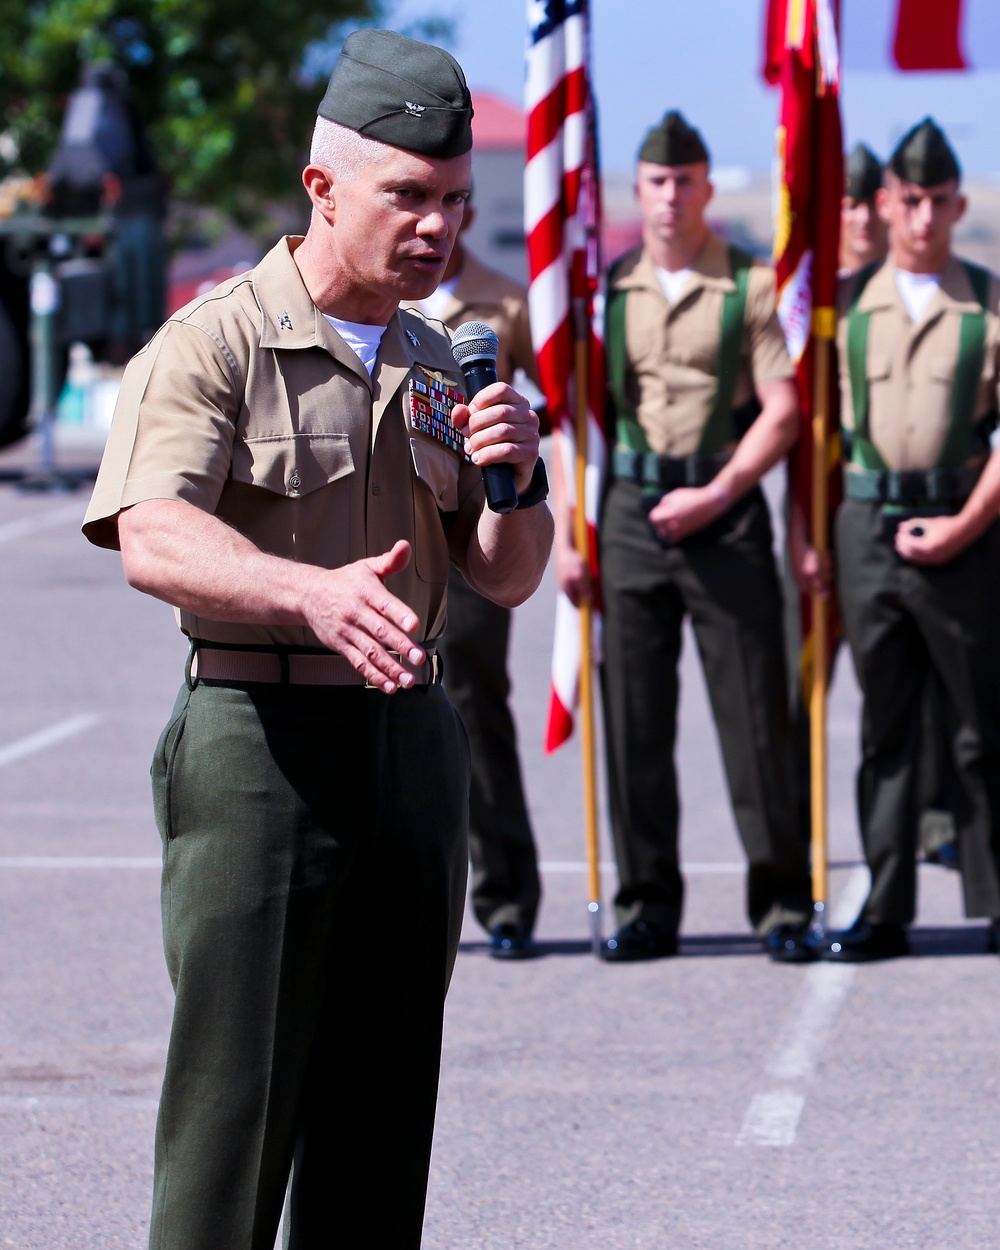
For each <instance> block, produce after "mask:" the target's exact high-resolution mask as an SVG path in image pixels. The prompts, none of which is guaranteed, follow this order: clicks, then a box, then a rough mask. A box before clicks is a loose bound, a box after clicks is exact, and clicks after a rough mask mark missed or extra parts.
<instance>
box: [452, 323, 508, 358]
mask: <svg viewBox="0 0 1000 1250" xmlns="http://www.w3.org/2000/svg"><path fill="white" fill-rule="evenodd" d="M451 351H452V355H453V356H454V357H455V360H456V361H457V362H458V365H459V367H460V368H461V367H464V366H465V365H466V364H472V363H473V362H474V361H477V360H492V361H493V362H494V364H495V363H496V358H497V353H498V352H499V351H500V340H499V339H498V338H497V336H496V334H495V333H494V331H493V330H492V328H491V327H490V326H488V325H486V324H485V322H482V321H464V322H463V323H462V324H461V325H460V326H459V327H458V329H457V330H456V331H455V333H454V335H453V336H452V340H451Z"/></svg>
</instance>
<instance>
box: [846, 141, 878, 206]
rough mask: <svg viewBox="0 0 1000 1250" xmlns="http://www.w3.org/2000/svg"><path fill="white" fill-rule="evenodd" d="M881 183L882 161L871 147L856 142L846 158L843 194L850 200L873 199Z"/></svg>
mask: <svg viewBox="0 0 1000 1250" xmlns="http://www.w3.org/2000/svg"><path fill="white" fill-rule="evenodd" d="M881 185H882V162H881V161H880V160H879V158H878V157H877V156H876V155H875V153H874V152H873V151H872V150H871V148H867V147H865V145H864V144H863V143H859V144H857V145H856V146H855V147H854V149H853V150H852V152H851V154H850V156H849V157H848V158H847V182H846V185H845V187H844V194H845V195H846V196H847V197H848V199H851V200H873V199H874V198H875V192H876V191H877V190H878V189H879V187H880V186H881Z"/></svg>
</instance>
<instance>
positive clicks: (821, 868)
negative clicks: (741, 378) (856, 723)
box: [809, 308, 834, 941]
mask: <svg viewBox="0 0 1000 1250" xmlns="http://www.w3.org/2000/svg"><path fill="white" fill-rule="evenodd" d="M833 316H834V314H833V309H830V308H824V309H817V310H816V311H815V313H814V329H813V415H812V541H813V546H814V548H815V550H816V553H817V555H818V556H819V561H820V568H821V569H825V568H826V565H827V556H828V550H829V541H828V524H829V521H828V518H827V506H828V498H827V497H828V489H827V487H828V480H829V458H828V457H829V452H828V448H827V427H828V421H829V403H830V357H831V350H830V349H831V340H832V334H831V333H830V326H829V324H827V323H830V322H832V321H833ZM811 598H812V642H813V651H812V682H811V686H810V691H809V778H810V797H811V812H810V816H811V826H812V839H811V842H812V895H813V915H812V922H811V924H810V926H809V929H810V936H811V937H812V938H813V939H814V940H816V941H822V940H823V938H824V937H825V935H826V927H827V906H828V898H827V896H828V889H829V869H828V860H829V856H828V850H827V822H826V817H827V794H826V780H827V763H826V761H827V740H826V696H827V676H828V673H829V667H830V665H829V657H828V655H827V626H828V619H827V618H828V614H829V602H828V600H827V597H826V596H825V595H821V594H814V595H812V597H811Z"/></svg>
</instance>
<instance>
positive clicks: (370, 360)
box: [323, 313, 385, 377]
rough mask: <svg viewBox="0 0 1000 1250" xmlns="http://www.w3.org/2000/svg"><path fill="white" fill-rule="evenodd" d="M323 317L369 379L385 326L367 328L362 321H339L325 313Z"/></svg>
mask: <svg viewBox="0 0 1000 1250" xmlns="http://www.w3.org/2000/svg"><path fill="white" fill-rule="evenodd" d="M323 316H324V317H326V319H327V321H329V323H330V325H332V326H333V328H334V329H335V330H336V331H337V333H338V334H339V335H340V337H341V338H342V339H343V340H344V342H345V343H346V344H347V346H348V347H349V348H350V349H351V351H352V352H354V354H355V356H357V358H358V359H359V360H360V361H361V363H362V364H363V365H364V367H365V368H366V369H367V370H368V376H369V377H371V375H372V370H373V369H374V368H375V357H376V356H377V355H378V345H379V343H381V342H382V335H383V334H385V326H369V325H365V323H364V322H363V321H341V320H340V318H339V317H331V316H329V315H328V314H327V313H324V314H323Z"/></svg>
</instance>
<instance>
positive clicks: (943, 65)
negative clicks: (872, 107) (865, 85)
mask: <svg viewBox="0 0 1000 1250" xmlns="http://www.w3.org/2000/svg"><path fill="white" fill-rule="evenodd" d="M843 4H844V7H843V18H844V26H843V30H844V63H845V66H846V68H847V70H848V72H850V71H851V70H862V71H864V70H874V71H878V70H897V71H899V70H902V71H909V72H913V71H920V70H976V69H998V68H1000V2H998V0H843Z"/></svg>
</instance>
